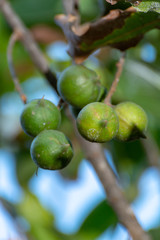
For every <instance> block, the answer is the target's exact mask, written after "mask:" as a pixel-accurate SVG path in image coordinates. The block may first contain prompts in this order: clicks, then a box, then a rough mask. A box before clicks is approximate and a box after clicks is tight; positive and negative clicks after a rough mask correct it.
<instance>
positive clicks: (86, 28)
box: [56, 7, 160, 63]
mask: <svg viewBox="0 0 160 240" xmlns="http://www.w3.org/2000/svg"><path fill="white" fill-rule="evenodd" d="M56 22H57V23H58V24H59V25H60V26H61V28H62V29H63V31H64V34H65V36H66V37H67V39H68V42H69V50H68V52H69V54H70V55H71V57H72V58H73V59H74V60H75V62H76V63H81V62H83V61H84V60H85V59H86V58H87V57H88V56H89V55H90V54H91V53H92V52H93V51H95V50H96V49H98V48H101V47H105V46H111V47H114V48H117V49H120V50H122V51H124V50H126V49H128V48H130V47H133V46H135V45H136V44H137V43H138V42H139V41H140V40H141V39H142V37H143V35H144V33H145V32H147V31H149V30H150V29H153V28H158V27H159V26H160V16H159V14H157V13H155V12H148V13H143V12H141V13H140V12H139V13H137V12H135V9H134V8H132V7H131V8H128V9H126V10H124V11H122V10H118V9H116V10H111V11H110V12H109V14H107V15H106V16H104V17H102V18H100V19H98V20H97V21H96V22H93V23H87V24H85V25H81V26H78V27H76V25H75V22H76V17H75V16H72V15H69V16H65V15H62V14H61V15H57V16H56Z"/></svg>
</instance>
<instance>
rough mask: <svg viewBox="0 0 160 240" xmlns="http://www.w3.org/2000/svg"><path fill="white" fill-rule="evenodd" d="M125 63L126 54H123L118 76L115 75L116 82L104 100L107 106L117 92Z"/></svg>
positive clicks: (118, 67)
mask: <svg viewBox="0 0 160 240" xmlns="http://www.w3.org/2000/svg"><path fill="white" fill-rule="evenodd" d="M124 61H125V53H122V56H121V58H120V60H119V61H118V63H117V72H116V75H115V79H114V81H113V83H112V85H111V88H110V90H109V92H108V94H107V96H106V98H105V100H104V103H106V104H111V98H112V95H113V93H114V92H115V91H116V88H117V85H118V83H119V80H120V76H121V73H122V70H123V65H124Z"/></svg>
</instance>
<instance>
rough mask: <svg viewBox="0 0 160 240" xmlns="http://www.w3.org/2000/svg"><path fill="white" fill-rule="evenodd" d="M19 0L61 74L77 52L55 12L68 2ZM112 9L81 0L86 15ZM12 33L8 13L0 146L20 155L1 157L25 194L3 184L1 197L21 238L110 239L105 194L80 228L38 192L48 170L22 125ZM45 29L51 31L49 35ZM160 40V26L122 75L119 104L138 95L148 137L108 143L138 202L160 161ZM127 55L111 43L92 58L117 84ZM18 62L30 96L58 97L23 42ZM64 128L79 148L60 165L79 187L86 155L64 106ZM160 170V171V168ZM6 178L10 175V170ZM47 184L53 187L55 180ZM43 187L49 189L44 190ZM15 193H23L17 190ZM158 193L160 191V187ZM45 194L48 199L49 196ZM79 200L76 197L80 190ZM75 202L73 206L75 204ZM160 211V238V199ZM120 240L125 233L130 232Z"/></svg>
mask: <svg viewBox="0 0 160 240" xmlns="http://www.w3.org/2000/svg"><path fill="white" fill-rule="evenodd" d="M11 4H12V6H13V8H14V9H15V11H16V12H17V14H18V15H19V16H20V18H21V19H22V20H23V21H24V23H25V24H26V26H27V27H28V28H29V29H30V30H31V31H32V32H33V35H34V37H35V38H36V40H37V41H38V43H39V45H40V47H41V49H42V51H43V53H44V55H45V56H46V58H47V59H48V61H49V63H50V66H51V69H52V70H53V71H54V72H55V73H56V74H57V77H58V75H59V74H60V72H61V71H63V69H65V68H66V67H67V66H69V65H70V64H71V59H70V57H69V56H68V55H67V53H66V49H67V44H66V40H65V37H64V36H63V33H62V32H61V30H60V29H59V28H58V27H57V26H56V25H55V23H54V16H55V15H56V14H59V13H63V5H62V1H60V0H54V1H52V0H45V1H43V0H34V1H32V0H28V1H25V0H12V1H11ZM118 4H119V8H121V9H125V8H127V7H129V6H130V5H129V3H125V4H124V2H120V3H118ZM109 8H115V6H114V5H113V6H110V5H109V4H107V3H106V2H105V1H97V0H81V1H80V13H81V16H82V20H81V21H82V22H86V21H91V20H95V19H97V18H98V17H100V16H101V15H103V14H106V13H107V12H108V11H109ZM11 32H12V31H11V29H10V28H9V26H8V25H7V23H6V20H5V19H4V18H3V16H2V15H0V79H1V84H0V134H1V136H0V137H1V138H0V151H1V153H2V152H3V151H5V152H8V153H10V154H11V155H12V157H13V159H12V160H11V161H13V162H14V166H15V168H14V166H12V164H11V163H10V161H7V160H6V158H7V157H5V158H4V159H3V158H1V159H0V161H5V164H6V166H7V167H8V168H10V167H13V168H14V174H15V176H16V179H17V183H16V184H17V185H18V186H19V188H20V191H21V197H19V195H17V198H16V196H15V199H16V201H13V199H12V197H11V198H10V199H9V198H8V197H7V195H5V194H3V191H1V190H0V194H1V197H0V202H1V204H2V206H3V208H5V209H6V210H7V212H8V213H9V216H10V218H11V219H12V220H13V221H14V223H15V226H14V227H15V228H16V231H17V232H18V234H19V235H20V236H21V239H23V238H24V239H36V240H43V239H46V240H50V239H54V240H59V239H60V240H62V239H64V240H65V239H66V240H69V239H70V240H72V239H73V240H80V239H83V240H93V239H107V237H106V236H110V238H109V239H116V238H114V237H115V231H116V227H117V226H118V225H117V224H118V220H117V218H116V216H115V214H114V212H113V211H112V209H111V208H110V206H109V205H108V203H107V202H106V201H104V197H105V196H104V195H103V196H104V197H103V198H102V199H100V200H99V203H97V204H95V202H94V199H90V208H89V209H88V211H86V213H87V214H86V215H85V217H84V218H83V220H81V222H80V223H79V225H78V227H77V231H75V232H74V233H70V234H67V233H66V234H65V233H64V232H63V231H61V230H60V229H58V227H57V226H56V224H55V222H56V217H55V215H56V214H55V213H54V211H53V210H52V211H51V210H50V208H49V206H45V204H43V203H42V202H41V199H40V198H39V197H38V195H37V194H36V190H35V189H34V188H33V189H32V188H31V187H30V185H31V182H32V180H33V179H35V178H36V179H37V178H38V177H39V176H41V172H40V173H39V171H38V172H37V169H36V166H35V165H34V163H33V162H32V160H31V158H30V153H29V148H30V143H31V141H32V139H31V138H30V137H28V136H26V135H25V134H24V133H23V132H22V129H21V127H20V124H19V116H20V113H21V111H22V109H23V104H22V103H21V101H20V99H19V96H18V94H17V93H15V91H14V85H13V82H12V80H11V76H10V73H9V70H8V66H7V60H6V49H7V45H8V41H9V37H10V34H11ZM44 32H45V33H46V34H45V36H44ZM47 33H48V34H49V36H48V35H47ZM45 38H46V39H45ZM58 39H59V41H58ZM159 42H160V31H159V30H157V29H153V30H151V31H149V32H148V33H146V34H145V36H144V38H143V40H141V41H140V43H139V44H138V45H137V46H136V47H135V48H131V49H129V50H127V56H126V62H125V66H124V71H123V74H122V76H121V81H120V83H119V85H118V88H117V91H116V93H115V94H114V96H113V103H114V104H117V103H119V102H121V101H133V102H135V103H137V104H139V105H140V106H142V107H143V108H144V109H145V111H146V112H147V115H148V119H149V124H148V132H147V140H143V141H135V142H130V143H120V142H117V141H115V140H113V141H111V142H109V143H106V144H103V145H104V148H105V149H106V154H109V158H110V159H111V160H110V164H111V167H112V168H113V171H114V172H115V174H116V176H117V179H118V181H119V183H120V185H121V186H122V187H123V189H124V192H125V195H126V198H127V199H128V201H129V202H130V203H133V202H134V201H136V199H137V198H138V196H139V194H140V189H139V181H140V179H141V177H142V176H143V174H144V172H145V171H146V170H147V169H153V168H155V169H156V168H158V167H159V151H160V124H159V123H160V111H159V102H160V44H159ZM119 57H120V52H119V51H118V50H115V49H111V48H104V49H102V50H98V51H96V52H95V53H94V54H92V55H91V56H90V57H89V58H88V59H87V60H86V61H85V62H84V64H85V65H86V66H87V67H89V68H91V69H94V70H95V71H96V72H97V73H98V74H99V76H100V79H101V82H102V84H103V85H104V86H106V87H107V89H109V87H110V86H111V83H112V81H113V79H114V74H115V71H116V62H117V61H118V59H119ZM14 65H15V68H16V71H17V73H18V76H19V79H20V81H21V83H22V87H23V89H24V92H25V93H26V95H27V97H28V100H31V99H33V98H37V97H42V96H43V95H45V97H46V98H48V99H50V100H52V101H53V102H54V103H55V104H57V102H58V96H56V93H55V92H54V90H53V89H51V87H50V86H49V85H48V83H47V82H46V80H45V79H43V78H42V76H41V75H40V74H39V72H38V71H37V69H36V68H35V67H34V65H33V63H32V62H31V60H30V57H29V55H28V53H27V52H26V51H25V50H24V48H23V46H22V45H21V44H20V43H17V44H16V46H15V48H14ZM60 129H61V130H62V131H63V132H64V133H65V134H66V135H67V136H68V137H69V138H70V139H71V141H72V143H73V146H74V149H75V155H74V158H73V161H72V162H71V164H70V165H69V166H68V167H66V168H65V169H64V170H62V171H60V175H59V176H61V177H62V178H63V180H64V181H65V182H66V184H73V182H74V183H75V185H76V184H77V187H78V179H79V177H80V176H79V168H80V166H81V164H82V162H83V161H84V160H83V159H84V154H83V152H82V149H81V147H80V145H79V143H78V142H77V140H76V136H75V134H74V131H73V126H72V123H71V122H70V120H69V119H68V118H67V117H66V115H65V113H64V112H63V111H62V124H61V127H60ZM1 155H2V154H1ZM97 160H98V159H97ZM41 171H43V170H41ZM153 172H154V171H153ZM44 174H46V175H47V174H48V173H47V171H44ZM52 174H54V173H52ZM55 176H57V175H55ZM158 176H159V177H160V175H159V174H158ZM153 177H154V176H153ZM158 179H159V178H158ZM1 180H2V181H3V179H2V177H1ZM53 181H54V179H53ZM159 181H160V180H159ZM46 184H47V183H46ZM1 186H2V185H1ZM64 186H65V185H64ZM159 186H160V182H159ZM45 187H46V188H47V186H45ZM31 189H32V190H31ZM34 190H35V192H34ZM142 190H143V186H142ZM6 191H7V190H6ZM8 191H9V190H8ZM41 191H42V193H43V189H41ZM51 191H52V189H51ZM88 191H89V190H88ZM14 194H15V195H16V193H13V195H14ZM44 194H45V193H44ZM158 194H159V195H158V196H159V197H160V189H159V192H158ZM45 197H46V198H47V195H46V196H45ZM57 197H58V196H57ZM48 198H50V196H48ZM55 198H56V196H55ZM159 199H160V198H159ZM48 201H49V200H48ZM50 201H52V199H51V200H50ZM73 201H76V196H75V198H74V199H73ZM50 204H51V203H50ZM70 204H71V205H72V203H70ZM64 205H65V204H64ZM146 211H147V209H146ZM158 211H159V215H158V217H157V220H156V224H150V226H149V227H148V229H147V230H150V233H151V235H152V237H153V239H154V240H159V239H160V204H159V208H158V209H157V212H158ZM62 218H63V216H62ZM107 229H108V230H107ZM106 230H107V234H108V235H106V236H105V237H104V238H99V237H100V236H101V235H102V234H103V233H104V232H105V231H106ZM118 239H122V240H123V239H125V238H123V237H122V238H118Z"/></svg>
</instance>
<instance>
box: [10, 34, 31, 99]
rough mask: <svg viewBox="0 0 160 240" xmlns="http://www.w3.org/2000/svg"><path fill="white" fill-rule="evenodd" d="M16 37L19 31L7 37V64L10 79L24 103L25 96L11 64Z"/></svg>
mask: <svg viewBox="0 0 160 240" xmlns="http://www.w3.org/2000/svg"><path fill="white" fill-rule="evenodd" d="M18 39H19V33H18V32H13V33H12V35H11V37H10V39H9V43H8V48H7V60H8V66H9V70H10V73H11V76H12V80H13V82H14V86H15V89H16V90H17V92H18V93H19V95H20V98H21V100H22V101H23V103H24V104H25V103H26V102H27V97H26V95H25V94H24V93H23V91H22V89H21V86H20V84H19V80H18V77H17V74H16V71H15V69H14V66H13V58H12V53H13V47H14V44H15V42H16V41H17V40H18Z"/></svg>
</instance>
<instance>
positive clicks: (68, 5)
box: [63, 0, 80, 26]
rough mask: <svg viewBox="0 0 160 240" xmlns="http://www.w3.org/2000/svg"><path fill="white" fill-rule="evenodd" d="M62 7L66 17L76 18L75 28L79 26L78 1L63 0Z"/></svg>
mask: <svg viewBox="0 0 160 240" xmlns="http://www.w3.org/2000/svg"><path fill="white" fill-rule="evenodd" d="M63 6H64V9H65V12H66V14H67V15H70V14H71V15H74V16H75V17H76V21H75V26H78V25H79V24H80V14H79V0H63Z"/></svg>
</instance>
